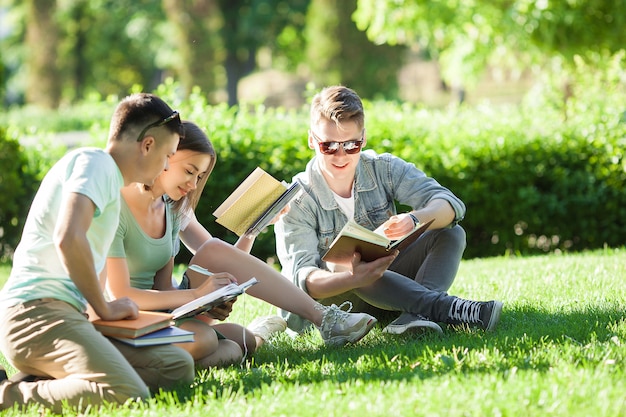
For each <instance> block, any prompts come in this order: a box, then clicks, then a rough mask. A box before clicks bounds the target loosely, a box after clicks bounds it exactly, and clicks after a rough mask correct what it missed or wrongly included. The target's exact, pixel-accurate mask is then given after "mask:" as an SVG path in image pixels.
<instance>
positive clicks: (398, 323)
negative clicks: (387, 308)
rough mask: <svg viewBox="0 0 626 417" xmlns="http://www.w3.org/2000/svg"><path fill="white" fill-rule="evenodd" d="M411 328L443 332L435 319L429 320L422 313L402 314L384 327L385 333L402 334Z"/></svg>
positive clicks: (411, 329) (421, 330)
mask: <svg viewBox="0 0 626 417" xmlns="http://www.w3.org/2000/svg"><path fill="white" fill-rule="evenodd" d="M409 330H410V331H412V332H415V333H418V332H421V333H425V332H428V331H435V332H437V333H443V330H442V329H441V327H440V326H439V325H438V324H437V323H435V322H434V321H432V320H428V319H427V318H426V317H424V316H422V315H420V314H411V313H402V314H400V316H399V317H398V318H397V319H395V320H394V321H392V322H391V323H389V325H388V326H387V327H385V328H384V329H383V333H390V334H402V333H404V332H407V331H409Z"/></svg>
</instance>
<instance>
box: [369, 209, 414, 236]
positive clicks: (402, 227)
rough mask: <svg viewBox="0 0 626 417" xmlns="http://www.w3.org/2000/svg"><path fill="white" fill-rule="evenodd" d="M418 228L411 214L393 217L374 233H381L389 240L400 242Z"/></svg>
mask: <svg viewBox="0 0 626 417" xmlns="http://www.w3.org/2000/svg"><path fill="white" fill-rule="evenodd" d="M417 226H418V223H416V221H415V220H414V217H412V216H411V215H410V214H409V213H402V214H398V215H395V216H391V217H390V218H389V220H387V221H386V222H385V223H383V224H381V225H380V226H379V227H378V228H376V230H374V232H376V233H380V234H382V235H383V236H385V237H386V238H388V239H389V240H398V239H401V238H402V237H404V236H406V235H408V234H409V233H411V232H412V231H413V230H415V228H416V227H417Z"/></svg>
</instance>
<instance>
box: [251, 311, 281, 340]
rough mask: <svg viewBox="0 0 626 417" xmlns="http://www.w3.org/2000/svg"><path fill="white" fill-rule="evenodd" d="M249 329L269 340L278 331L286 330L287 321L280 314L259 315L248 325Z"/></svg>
mask: <svg viewBox="0 0 626 417" xmlns="http://www.w3.org/2000/svg"><path fill="white" fill-rule="evenodd" d="M248 329H249V330H250V331H251V332H252V333H253V334H254V335H255V336H258V337H260V338H261V339H263V341H265V342H267V341H268V340H269V339H270V338H271V337H272V336H274V335H275V334H276V333H282V332H284V331H285V329H287V322H286V321H285V319H283V318H282V317H280V316H267V317H257V318H256V319H254V320H252V323H250V324H249V325H248Z"/></svg>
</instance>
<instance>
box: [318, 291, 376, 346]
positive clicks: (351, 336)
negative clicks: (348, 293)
mask: <svg viewBox="0 0 626 417" xmlns="http://www.w3.org/2000/svg"><path fill="white" fill-rule="evenodd" d="M346 304H348V305H349V308H348V311H343V310H342V309H341V308H342V307H343V306H344V305H346ZM317 308H318V309H320V310H322V311H323V312H324V316H323V317H322V325H321V326H319V327H318V328H317V329H318V330H319V331H320V333H321V335H322V339H323V340H324V343H325V344H327V345H333V346H339V345H345V344H346V343H356V342H358V341H359V340H361V339H362V338H363V336H365V335H366V334H367V333H368V332H369V331H370V330H371V329H372V327H374V324H376V321H377V320H376V319H375V318H374V317H372V316H370V315H369V314H366V313H350V310H352V303H350V302H349V301H346V302H345V303H343V304H341V305H340V306H339V307H337V306H336V305H335V304H333V305H330V306H324V305H321V304H319V305H318V307H317Z"/></svg>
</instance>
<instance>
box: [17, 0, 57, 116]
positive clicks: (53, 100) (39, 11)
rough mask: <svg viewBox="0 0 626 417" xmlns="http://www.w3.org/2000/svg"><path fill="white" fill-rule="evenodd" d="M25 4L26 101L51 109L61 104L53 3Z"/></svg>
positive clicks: (44, 0)
mask: <svg viewBox="0 0 626 417" xmlns="http://www.w3.org/2000/svg"><path fill="white" fill-rule="evenodd" d="M27 1H28V4H27V14H28V15H27V18H26V22H27V27H26V46H27V48H26V49H27V51H28V52H27V58H26V62H27V68H28V70H27V85H26V102H27V103H29V104H35V105H39V106H42V107H47V108H52V109H54V108H57V107H58V106H59V102H60V101H61V79H60V71H59V69H58V65H57V43H58V39H59V32H58V27H57V22H56V19H55V14H56V0H27Z"/></svg>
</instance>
